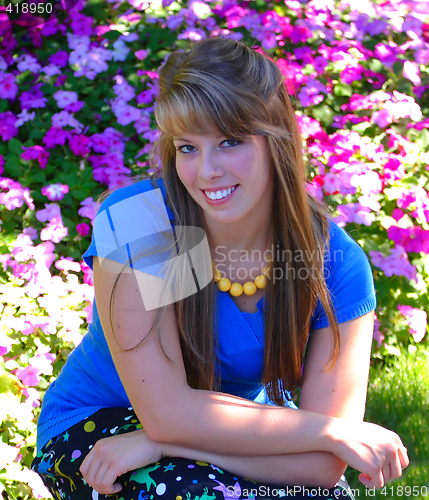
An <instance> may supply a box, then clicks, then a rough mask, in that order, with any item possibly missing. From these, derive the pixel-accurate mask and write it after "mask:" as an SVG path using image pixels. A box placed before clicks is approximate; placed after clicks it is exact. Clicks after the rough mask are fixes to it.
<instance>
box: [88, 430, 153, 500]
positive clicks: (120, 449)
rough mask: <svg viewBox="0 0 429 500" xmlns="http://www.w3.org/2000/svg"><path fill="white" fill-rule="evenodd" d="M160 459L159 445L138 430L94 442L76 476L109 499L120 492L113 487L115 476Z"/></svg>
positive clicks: (120, 487)
mask: <svg viewBox="0 0 429 500" xmlns="http://www.w3.org/2000/svg"><path fill="white" fill-rule="evenodd" d="M162 457H163V452H162V448H161V445H160V444H159V443H156V442H155V441H153V440H152V439H150V437H149V436H148V435H147V434H146V432H145V431H144V430H143V429H140V430H138V431H133V432H128V433H126V434H120V435H118V436H112V437H108V438H103V439H100V440H99V441H97V442H96V443H95V446H94V447H93V448H92V450H91V451H90V452H89V453H88V455H87V456H86V457H85V460H84V461H83V462H82V465H81V466H80V472H81V473H82V476H83V477H84V478H85V481H86V482H87V483H88V484H89V485H91V487H92V488H94V489H95V490H96V491H98V493H101V494H104V495H110V494H112V493H118V492H119V491H121V489H122V486H121V485H120V484H119V483H115V481H116V478H117V477H118V476H120V475H122V474H125V473H126V472H128V471H130V470H134V469H137V468H139V467H144V466H145V465H148V464H151V463H154V462H158V460H160V459H161V458H162Z"/></svg>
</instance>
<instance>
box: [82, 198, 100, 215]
mask: <svg viewBox="0 0 429 500" xmlns="http://www.w3.org/2000/svg"><path fill="white" fill-rule="evenodd" d="M80 204H81V205H82V208H79V210H78V212H77V213H78V214H79V215H80V216H81V217H88V219H91V221H93V220H94V219H95V216H96V214H97V210H98V208H97V202H95V201H94V200H93V199H92V198H91V197H89V198H85V199H84V200H83V201H81V203H80Z"/></svg>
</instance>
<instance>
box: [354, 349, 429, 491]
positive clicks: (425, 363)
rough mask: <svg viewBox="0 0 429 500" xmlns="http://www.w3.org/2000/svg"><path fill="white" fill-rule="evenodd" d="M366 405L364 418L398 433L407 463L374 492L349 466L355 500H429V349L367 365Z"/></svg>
mask: <svg viewBox="0 0 429 500" xmlns="http://www.w3.org/2000/svg"><path fill="white" fill-rule="evenodd" d="M426 349H427V348H426ZM366 408H367V409H366V414H365V421H367V422H374V423H376V424H379V425H382V426H383V427H386V428H387V429H390V430H392V431H395V432H396V433H397V434H399V436H400V437H401V439H402V442H403V443H404V445H405V447H406V448H407V449H408V456H409V458H410V465H409V466H408V467H407V468H406V469H405V470H404V472H403V475H402V477H401V478H400V479H397V480H396V481H392V482H389V483H388V484H387V486H386V488H385V489H384V490H383V489H379V490H375V491H374V490H372V491H369V490H366V488H365V487H364V486H363V485H362V484H361V483H360V482H359V480H358V473H357V471H355V470H353V469H351V468H349V469H348V470H347V472H346V475H347V479H348V481H349V484H350V487H351V488H352V489H355V488H357V489H359V495H358V493H357V492H356V493H355V496H356V500H357V499H358V498H367V499H369V498H375V499H376V500H382V499H384V500H386V499H402V500H404V499H405V498H414V499H416V500H423V499H425V500H429V352H428V351H427V350H425V349H423V348H419V349H418V350H417V351H416V352H415V353H408V352H406V353H403V354H402V355H401V356H399V357H398V358H396V359H395V361H393V362H391V363H390V364H389V365H387V366H384V367H381V366H377V367H372V366H371V371H370V381H369V387H368V398H367V405H366ZM425 487H426V491H425ZM370 494H371V495H370Z"/></svg>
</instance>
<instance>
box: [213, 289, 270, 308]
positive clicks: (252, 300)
mask: <svg viewBox="0 0 429 500" xmlns="http://www.w3.org/2000/svg"><path fill="white" fill-rule="evenodd" d="M222 293H228V294H229V292H222ZM264 293H265V290H264V289H259V288H258V290H257V291H256V292H255V293H254V294H253V295H246V294H245V293H243V294H241V295H240V296H239V297H234V296H232V295H231V294H229V296H230V298H231V299H232V301H233V302H234V303H235V305H236V306H237V307H238V309H239V310H240V311H241V312H246V313H251V314H254V313H256V312H258V308H257V306H256V304H257V303H258V302H259V301H260V300H261V299H262V297H263V296H264Z"/></svg>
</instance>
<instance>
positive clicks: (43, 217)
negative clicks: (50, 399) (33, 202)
mask: <svg viewBox="0 0 429 500" xmlns="http://www.w3.org/2000/svg"><path fill="white" fill-rule="evenodd" d="M60 215H61V210H60V207H59V206H58V205H57V204H56V203H50V204H46V203H45V208H43V209H42V210H38V211H37V212H36V219H37V220H38V221H40V222H46V221H47V220H48V221H50V220H52V219H53V218H54V217H60Z"/></svg>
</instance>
